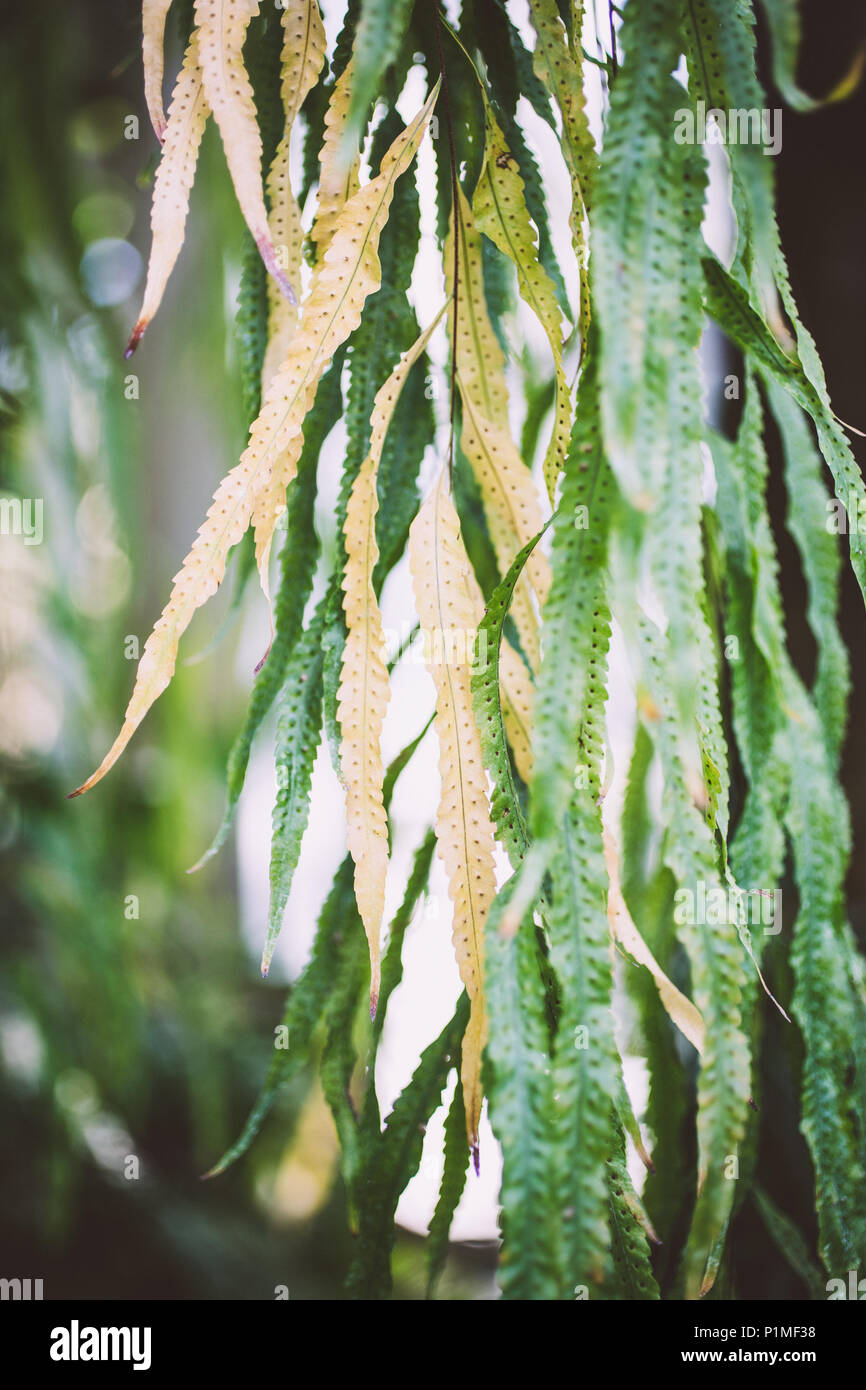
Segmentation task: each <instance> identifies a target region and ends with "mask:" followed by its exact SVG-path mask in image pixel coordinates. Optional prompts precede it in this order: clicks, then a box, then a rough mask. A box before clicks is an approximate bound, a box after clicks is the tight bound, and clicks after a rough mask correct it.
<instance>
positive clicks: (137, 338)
mask: <svg viewBox="0 0 866 1390" xmlns="http://www.w3.org/2000/svg"><path fill="white" fill-rule="evenodd" d="M146 328H147V319H139V320H138V323H137V324H136V325H135V327H134V328H133V330H132V332H131V334H130V335H129V342H128V343H127V345H126V350H125V351H124V354H123V355H124V357H125V358H126V359H127V361H128V360H129V358H130V357H131V356H132V354H133V353H134V352H135V349H136V348H137V347H138V345H139V343H140V342H141V340H142V338H143V337H144V332H145V329H146Z"/></svg>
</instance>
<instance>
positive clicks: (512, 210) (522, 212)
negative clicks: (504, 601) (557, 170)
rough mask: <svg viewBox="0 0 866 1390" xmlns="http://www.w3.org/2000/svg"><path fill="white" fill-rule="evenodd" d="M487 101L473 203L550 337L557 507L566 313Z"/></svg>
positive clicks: (565, 414) (548, 479)
mask: <svg viewBox="0 0 866 1390" xmlns="http://www.w3.org/2000/svg"><path fill="white" fill-rule="evenodd" d="M481 90H482V95H483V97H484V122H485V143H484V164H483V167H482V170H481V176H480V178H479V180H478V185H477V187H476V189H475V193H474V195H473V199H472V213H473V216H474V218H475V225H476V226H477V227H478V229H479V231H481V232H483V233H484V235H485V236H487V237H489V238H490V240H491V241H492V242H493V244H494V246H496V247H498V249H499V250H500V251H501V252H502V254H503V255H504V256H508V258H509V260H511V261H512V262H513V264H514V265H515V267H516V269H517V279H518V285H519V287H520V294H521V297H522V298H523V300H524V301H525V302H526V303H527V304H528V305H529V307H530V308H531V309H532V310H533V312H534V313H535V315H536V317H537V318H538V321H539V323H540V324H541V326H542V328H543V329H544V331H545V334H546V335H547V341H548V342H549V344H550V350H551V352H552V354H553V365H554V371H555V379H556V399H555V403H554V420H553V430H552V432H551V436H550V442H549V444H548V447H547V451H546V454H545V458H544V480H545V483H546V485H547V491H548V495H549V497H550V501H551V503H553V500H554V493H555V489H556V479H557V478H558V476H559V474H560V473H561V471H562V469H563V466H564V464H565V456H566V454H567V452H568V441H569V436H570V434H571V397H570V394H569V390H568V380H567V378H566V375H565V369H564V367H563V364H562V314H561V312H560V308H559V305H558V303H557V300H556V290H555V288H554V284H553V281H552V280H551V278H550V276H549V275H548V273H547V271H546V270H545V269H544V267H543V265H542V264H541V263H540V261H539V259H538V248H537V246H536V242H535V229H534V227H533V225H532V221H531V219H530V216H529V209H528V208H527V206H526V199H525V197H524V192H523V179H522V178H521V177H520V173H519V170H518V167H517V162H516V160H515V159H514V158H513V156H512V154H511V151H510V150H509V148H508V146H507V144H506V142H505V136H504V135H503V134H502V131H501V129H500V128H499V125H498V123H497V120H496V117H495V116H494V114H493V111H492V110H491V107H490V103H489V101H488V100H487V95H486V93H485V92H484V89H483V87H482V89H481Z"/></svg>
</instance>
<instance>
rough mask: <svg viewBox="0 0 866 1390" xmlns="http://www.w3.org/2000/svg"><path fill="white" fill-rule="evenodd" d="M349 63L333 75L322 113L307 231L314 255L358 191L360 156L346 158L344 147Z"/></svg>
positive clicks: (324, 246) (349, 92)
mask: <svg viewBox="0 0 866 1390" xmlns="http://www.w3.org/2000/svg"><path fill="white" fill-rule="evenodd" d="M352 67H353V65H352V62H351V60H350V61H349V63H348V64H347V65H346V67H345V68H344V69H343V71H342V72H341V73H340V76H339V77H338V78H337V81H336V83H335V84H334V90H333V92H332V93H331V100H330V102H329V103H328V109H327V111H326V113H325V136H324V139H323V141H322V148H321V150H320V151H319V200H318V207H317V210H316V220H315V222H314V223H313V226H312V230H311V232H310V239H311V240H312V241H313V242H314V243H315V246H316V256H317V258H319V257H321V256H322V255H323V254H324V253H325V251H326V250H327V248H328V246H329V245H330V242H331V238H332V236H333V235H334V228H335V226H336V222H337V217H338V215H339V212H340V209H341V208H342V207H343V205H344V204H345V203H346V202H348V200H349V198H351V197H352V195H353V194H354V193H357V191H358V170H359V168H360V164H361V159H360V156H359V154H358V151H357V150H355V151H354V153H353V154H352V157H351V159H349V160H348V161H347V159H346V151H345V148H344V137H345V133H346V126H347V121H348V116H349V106H350V104H351V100H352Z"/></svg>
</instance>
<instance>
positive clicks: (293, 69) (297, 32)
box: [262, 0, 326, 393]
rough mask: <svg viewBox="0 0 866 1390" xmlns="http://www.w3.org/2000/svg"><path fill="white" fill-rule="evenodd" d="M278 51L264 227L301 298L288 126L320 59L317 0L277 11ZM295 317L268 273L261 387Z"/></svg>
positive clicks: (296, 1) (300, 236)
mask: <svg viewBox="0 0 866 1390" xmlns="http://www.w3.org/2000/svg"><path fill="white" fill-rule="evenodd" d="M282 25H283V52H282V72H281V81H280V91H281V95H282V101H283V113H284V121H285V124H284V128H283V135H282V138H281V140H280V143H279V145H278V146H277V149H276V153H275V154H274V158H273V160H272V162H271V167H270V169H269V171H268V179H267V193H268V207H269V209H270V210H269V212H268V226H269V228H270V232H271V241H272V242H273V244H274V249H275V251H276V254H277V257H278V259H279V261H280V264H281V265H282V266H283V268H284V270H285V272H286V275H287V276H288V278H289V283H290V284H291V286H292V289H293V291H294V293H295V297H296V298H297V299H298V300H300V297H301V263H302V258H303V247H304V229H303V226H302V225H301V211H300V208H299V207H298V201H297V199H296V197H295V195H294V192H293V190H292V183H291V174H290V167H289V154H290V149H291V140H292V128H293V126H294V123H295V119H296V118H297V115H298V112H299V111H300V109H301V106H302V105H303V102H304V98H305V97H306V96H307V93H308V92H309V91H310V90H311V88H312V87H314V86H315V84H316V80H317V79H318V76H319V73H320V72H321V69H322V64H323V63H324V61H325V51H326V50H325V29H324V25H323V24H322V16H321V14H320V12H319V6H318V4H317V0H287V4H286V8H285V9H284V10H283V14H282ZM297 322H298V309H297V305H295V304H291V303H290V302H289V300H288V299H286V297H285V295H284V294H282V293H281V291H280V289H279V287H278V286H277V284H276V282H275V281H274V279H273V278H272V277H269V278H268V343H267V348H266V350H265V359H264V364H263V367H262V391H263V393H264V391H266V390H267V386H268V383H269V382H270V380H271V377H272V376H273V375H274V372H275V371H276V370H277V368H278V367H279V365H280V363H281V362H282V361H283V359H284V358H285V355H286V352H287V351H288V346H289V342H290V341H291V338H292V336H293V334H294V331H295V328H296V327H297Z"/></svg>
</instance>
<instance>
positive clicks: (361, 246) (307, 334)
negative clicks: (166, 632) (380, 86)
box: [247, 83, 439, 592]
mask: <svg viewBox="0 0 866 1390" xmlns="http://www.w3.org/2000/svg"><path fill="white" fill-rule="evenodd" d="M438 92H439V84H438V83H437V85H436V86H435V87H434V89H433V91H432V92H431V94H430V96H429V98H428V99H427V101H426V102H425V104H424V106H423V107H422V109H421V110H420V111H419V113H418V115H417V116H415V118H414V119H413V120H412V121H411V122H410V123H409V125H408V126H407V127H406V129H405V130H404V131H402V132H401V134H400V135H398V136H397V138H396V140H395V141H394V142H393V144H392V145H391V148H390V149H389V150H388V151H387V153H386V154H385V156H384V157H383V159H382V164H381V168H380V172H379V173H378V174H377V176H376V177H375V178H374V179H371V180H370V182H369V183H367V184H365V185H364V187H363V188H361V189H359V190H358V192H357V193H355V194H354V195H353V196H352V197H351V198H350V199H349V201H348V202H347V203H346V204H345V205H344V207H343V208H342V209H341V211H340V213H339V214H338V217H337V223H336V226H335V228H334V234H333V238H332V241H331V244H330V246H329V247H328V249H327V251H326V253H325V256H324V258H323V260H322V261H321V262H320V263H319V265H317V266H316V269H315V271H314V274H313V279H312V282H311V284H310V291H309V294H308V296H307V299H306V301H305V303H304V305H303V308H302V313H301V322H300V324H299V326H298V331H297V333H296V334H295V336H294V337H293V338H292V341H291V343H290V344H289V349H288V353H287V355H286V359H285V361H284V362H283V364H282V366H281V367H280V369H279V371H278V372H277V373H276V375H275V376H274V377H273V379H272V381H271V382H270V385H269V387H268V391H267V394H266V396H265V401H264V404H263V406H262V411H261V414H260V415H259V418H258V419H257V420H256V422H255V424H254V425H253V429H252V432H251V435H250V443H249V446H248V450H247V452H248V453H251V454H252V455H253V456H254V457H256V458H257V459H258V460H259V461H260V463H261V466H262V469H263V477H264V479H265V481H264V485H263V487H262V489H261V491H260V494H259V496H258V498H257V500H256V506H255V510H254V512H253V524H254V526H255V530H256V561H257V563H258V567H259V575H260V577H261V580H262V584H263V587H264V588H265V591H266V592H267V564H268V556H269V554H270V547H271V541H272V539H273V534H274V528H275V526H276V523H277V521H278V519H279V517H280V516H281V514H282V513H283V512H284V511H285V507H286V488H287V486H288V484H289V483H290V481H291V479H292V478H293V477H294V476H295V471H296V469H297V461H298V457H299V455H300V450H301V445H302V443H303V437H302V434H301V427H302V425H303V420H304V416H305V415H306V413H307V410H308V408H309V404H310V402H311V401H312V398H313V396H314V394H315V389H316V385H317V383H318V380H319V378H320V376H321V375H322V373H323V371H324V370H325V368H326V366H327V365H328V362H329V361H330V359H331V357H332V356H333V354H334V352H335V351H336V349H337V348H338V347H339V346H340V344H341V343H343V342H345V340H346V339H347V338H348V336H349V334H350V333H352V332H353V331H354V330H355V329H356V328H357V326H358V324H359V323H360V322H361V312H362V309H363V307H364V303H365V301H366V299H367V298H368V296H369V295H371V294H373V293H374V292H375V291H376V290H377V289H378V288H379V286H380V284H381V282H382V269H381V266H380V264H379V256H378V248H379V238H380V236H381V234H382V228H383V227H384V225H385V223H386V221H387V218H388V212H389V210H390V207H391V200H392V198H393V195H394V185H395V183H396V181H397V179H398V178H399V177H400V175H401V174H403V173H404V172H405V170H406V169H407V168H408V166H409V164H410V163H411V161H412V159H413V158H414V156H415V152H416V151H417V149H418V145H419V144H420V142H421V139H422V137H423V135H424V131H425V130H426V129H427V124H428V121H429V119H430V115H431V113H432V110H433V106H434V104H435V101H436V97H437V95H438Z"/></svg>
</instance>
